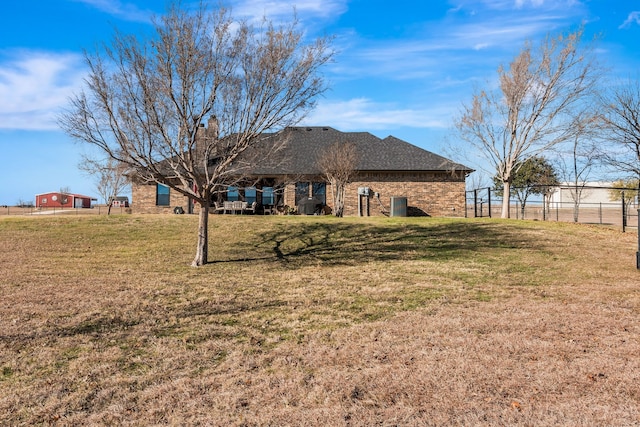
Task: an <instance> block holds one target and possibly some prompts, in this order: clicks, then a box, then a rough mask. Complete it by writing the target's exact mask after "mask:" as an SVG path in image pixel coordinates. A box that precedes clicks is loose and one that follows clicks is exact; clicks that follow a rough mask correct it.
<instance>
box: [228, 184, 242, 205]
mask: <svg viewBox="0 0 640 427" xmlns="http://www.w3.org/2000/svg"><path fill="white" fill-rule="evenodd" d="M227 200H228V201H230V202H236V201H238V200H240V193H239V192H238V187H234V186H232V185H230V186H228V187H227Z"/></svg>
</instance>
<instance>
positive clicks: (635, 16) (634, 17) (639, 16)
mask: <svg viewBox="0 0 640 427" xmlns="http://www.w3.org/2000/svg"><path fill="white" fill-rule="evenodd" d="M633 23H636V24H638V25H640V11H634V12H631V13H629V16H627V19H626V20H625V21H624V22H623V23H622V24H621V25H620V26H619V27H618V28H620V29H622V28H629V27H630V26H631V25H632V24H633Z"/></svg>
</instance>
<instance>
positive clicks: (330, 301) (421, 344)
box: [0, 215, 640, 426]
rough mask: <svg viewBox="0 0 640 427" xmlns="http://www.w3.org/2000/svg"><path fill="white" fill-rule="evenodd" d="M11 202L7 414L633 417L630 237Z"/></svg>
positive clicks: (4, 265) (25, 417)
mask: <svg viewBox="0 0 640 427" xmlns="http://www.w3.org/2000/svg"><path fill="white" fill-rule="evenodd" d="M196 224H197V218H196V217H195V216H188V215H182V216H174V215H172V216H131V215H128V216H127V215H123V216H111V217H106V216H101V217H99V216H73V217H62V216H60V217H36V218H31V217H29V218H22V217H20V218H11V217H4V218H0V269H1V270H2V275H0V292H1V295H2V298H1V300H0V313H1V316H0V425H8V426H18V425H60V426H63V425H64V426H67V425H69V426H80V425H134V426H138V425H145V426H146V425H211V426H318V425H321V426H371V425H378V426H429V425H464V426H475V425H492V426H493V425H509V426H551V425H565V426H573V425H578V426H591V425H619V426H631V425H640V387H639V386H638V384H640V356H639V355H640V340H639V337H640V316H639V314H640V313H639V311H640V272H639V271H637V270H636V268H635V251H636V244H637V235H636V234H635V233H625V234H623V233H621V232H620V231H618V230H615V229H610V228H599V227H595V226H584V225H582V226H581V225H574V224H562V223H542V222H527V221H500V220H452V219H431V218H427V219H424V218H421V219H407V218H403V219H389V218H384V219H357V218H348V219H342V220H338V219H335V218H319V217H260V216H256V217H250V216H242V217H241V216H215V217H212V218H211V246H210V259H211V260H212V261H213V262H212V263H211V264H209V265H207V266H205V267H203V268H199V269H194V268H191V267H189V263H190V261H191V258H192V256H193V254H194V251H195V229H196Z"/></svg>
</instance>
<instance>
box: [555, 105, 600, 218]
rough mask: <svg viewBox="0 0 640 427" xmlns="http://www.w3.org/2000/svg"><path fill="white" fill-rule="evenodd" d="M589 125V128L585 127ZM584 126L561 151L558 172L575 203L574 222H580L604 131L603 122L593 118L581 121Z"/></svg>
mask: <svg viewBox="0 0 640 427" xmlns="http://www.w3.org/2000/svg"><path fill="white" fill-rule="evenodd" d="M584 124H587V125H588V126H583V125H584ZM577 125H578V126H581V125H582V126H583V127H582V129H577V131H578V132H576V134H575V135H574V136H573V139H572V141H567V145H566V146H565V150H562V149H561V150H559V151H560V153H559V154H560V159H559V161H558V170H559V172H560V176H561V178H562V180H563V181H564V182H566V183H567V184H571V185H569V186H568V189H569V195H570V197H571V200H572V201H573V221H574V222H578V217H579V213H580V203H581V201H582V199H583V198H584V197H585V196H587V193H586V192H587V191H589V190H587V189H586V188H585V187H586V186H587V183H588V180H589V176H590V175H591V171H592V169H593V167H594V166H595V164H596V161H597V159H598V157H599V155H598V150H597V147H596V143H595V142H594V141H596V140H597V139H598V138H599V137H600V134H601V131H602V120H601V118H600V117H598V116H592V118H591V121H587V120H581V121H579V122H578V124H577Z"/></svg>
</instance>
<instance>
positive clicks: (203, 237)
mask: <svg viewBox="0 0 640 427" xmlns="http://www.w3.org/2000/svg"><path fill="white" fill-rule="evenodd" d="M208 247H209V204H208V203H200V218H199V221H198V245H197V247H196V257H195V258H194V259H193V262H192V263H191V266H192V267H199V266H201V265H205V264H206V263H207V261H208V259H207V256H208Z"/></svg>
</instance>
